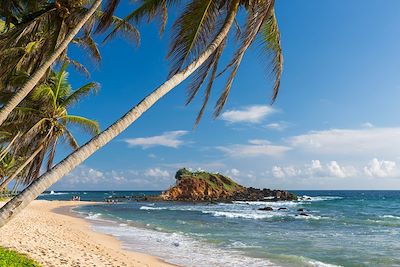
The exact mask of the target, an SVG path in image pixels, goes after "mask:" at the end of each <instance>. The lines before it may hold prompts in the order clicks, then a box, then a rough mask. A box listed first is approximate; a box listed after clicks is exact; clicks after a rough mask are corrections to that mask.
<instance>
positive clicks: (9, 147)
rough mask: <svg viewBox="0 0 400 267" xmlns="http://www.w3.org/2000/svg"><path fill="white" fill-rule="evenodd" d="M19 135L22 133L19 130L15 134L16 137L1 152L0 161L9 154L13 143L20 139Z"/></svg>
mask: <svg viewBox="0 0 400 267" xmlns="http://www.w3.org/2000/svg"><path fill="white" fill-rule="evenodd" d="M19 136H20V133H19V132H18V133H17V134H16V135H15V136H14V138H13V139H12V140H11V141H10V143H8V145H7V147H6V148H5V149H3V150H2V151H1V153H0V161H1V160H3V159H4V158H5V156H7V154H8V151H9V150H10V149H11V147H12V145H13V144H14V142H15V141H16V140H17V139H18V137H19Z"/></svg>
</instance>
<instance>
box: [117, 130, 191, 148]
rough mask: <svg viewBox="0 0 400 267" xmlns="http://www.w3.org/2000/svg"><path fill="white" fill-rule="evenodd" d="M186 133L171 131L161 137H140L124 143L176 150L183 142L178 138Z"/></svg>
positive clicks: (126, 140) (131, 145)
mask: <svg viewBox="0 0 400 267" xmlns="http://www.w3.org/2000/svg"><path fill="white" fill-rule="evenodd" d="M187 133H188V131H172V132H164V133H163V134H162V135H157V136H150V137H140V138H130V139H125V140H124V141H125V142H126V143H127V144H128V145H129V146H130V147H133V146H141V147H143V148H148V147H153V146H166V147H172V148H178V147H179V146H181V145H182V144H183V143H184V142H183V141H182V140H181V139H180V137H182V136H184V135H186V134H187Z"/></svg>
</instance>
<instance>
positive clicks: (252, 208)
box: [40, 191, 400, 267]
mask: <svg viewBox="0 0 400 267" xmlns="http://www.w3.org/2000/svg"><path fill="white" fill-rule="evenodd" d="M294 192H295V193H296V194H297V195H298V196H305V197H304V199H303V200H300V201H292V202H276V203H270V202H235V203H232V204H225V203H220V204H190V203H165V202H157V203H151V202H125V203H120V204H104V205H93V206H85V207H80V208H76V209H75V211H76V212H78V213H79V214H80V215H81V216H84V217H86V218H87V219H88V220H89V221H90V222H91V223H92V225H93V228H94V230H96V231H100V232H105V233H108V234H112V235H114V236H116V237H117V238H119V239H120V240H122V241H123V244H124V246H125V247H126V248H127V249H133V250H135V251H142V252H146V253H150V254H153V255H155V256H159V257H161V258H163V259H165V260H166V261H169V262H171V263H175V264H180V265H183V266H196V267H197V266H296V267H297V266H400V191H294ZM158 193H159V192H55V193H54V194H50V193H45V194H43V195H42V196H41V197H40V198H42V199H49V200H52V199H70V198H71V196H72V195H76V194H79V195H81V199H82V200H103V199H104V198H105V197H108V196H110V195H112V194H114V195H142V194H147V195H148V194H158ZM265 206H270V207H272V208H274V211H259V210H258V208H260V207H265ZM279 208H286V209H282V210H278V209H279ZM300 208H303V209H304V210H305V212H306V213H307V214H308V215H309V216H299V213H300V212H299V211H298V209H300Z"/></svg>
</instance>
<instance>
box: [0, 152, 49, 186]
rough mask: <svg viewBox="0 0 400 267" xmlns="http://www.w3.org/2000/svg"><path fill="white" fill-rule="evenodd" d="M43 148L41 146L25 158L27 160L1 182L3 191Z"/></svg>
mask: <svg viewBox="0 0 400 267" xmlns="http://www.w3.org/2000/svg"><path fill="white" fill-rule="evenodd" d="M42 149H43V146H40V147H39V148H37V149H36V150H35V152H33V154H32V155H31V156H30V157H29V158H28V159H27V160H25V162H24V163H23V164H22V165H21V166H19V168H18V169H17V170H16V171H15V172H14V173H13V174H12V175H11V176H10V177H8V178H7V179H5V180H4V181H3V182H2V183H1V184H0V192H3V189H4V188H6V186H7V185H8V184H9V183H10V182H11V181H12V180H13V179H14V178H15V177H17V175H18V174H19V173H20V172H21V171H22V170H23V169H24V168H25V167H26V166H27V165H28V164H29V163H30V162H31V161H32V160H33V159H34V158H35V157H36V155H37V154H38V153H39V152H40V151H41V150H42Z"/></svg>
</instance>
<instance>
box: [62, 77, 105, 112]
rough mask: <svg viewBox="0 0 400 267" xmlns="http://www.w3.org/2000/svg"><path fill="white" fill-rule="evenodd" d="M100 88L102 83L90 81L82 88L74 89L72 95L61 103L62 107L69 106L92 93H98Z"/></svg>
mask: <svg viewBox="0 0 400 267" xmlns="http://www.w3.org/2000/svg"><path fill="white" fill-rule="evenodd" d="M99 89H100V84H98V83H95V82H90V83H88V84H85V85H84V86H82V87H81V88H79V89H77V90H76V91H74V92H73V93H72V94H71V95H69V96H68V97H67V98H66V99H65V100H64V101H62V102H61V103H60V105H61V106H62V107H69V106H71V105H73V104H75V103H76V102H78V101H79V100H80V99H81V98H83V97H85V96H88V95H89V94H91V93H97V91H98V90H99Z"/></svg>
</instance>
